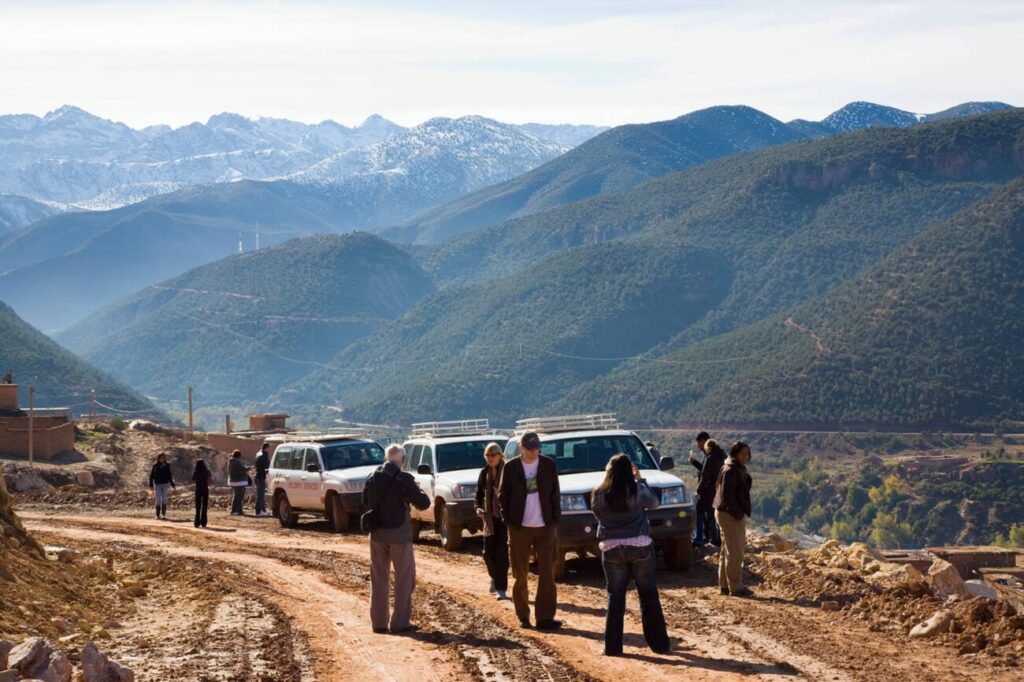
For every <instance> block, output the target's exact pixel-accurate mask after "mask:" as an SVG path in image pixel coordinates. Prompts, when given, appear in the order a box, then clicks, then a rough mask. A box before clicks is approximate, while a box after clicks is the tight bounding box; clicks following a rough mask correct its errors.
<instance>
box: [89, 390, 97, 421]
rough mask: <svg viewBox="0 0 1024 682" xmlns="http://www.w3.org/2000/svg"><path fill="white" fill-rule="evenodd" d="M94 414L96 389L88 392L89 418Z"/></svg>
mask: <svg viewBox="0 0 1024 682" xmlns="http://www.w3.org/2000/svg"><path fill="white" fill-rule="evenodd" d="M95 414H96V389H95V388H94V389H92V390H90V391H89V416H90V417H92V416H93V415H95Z"/></svg>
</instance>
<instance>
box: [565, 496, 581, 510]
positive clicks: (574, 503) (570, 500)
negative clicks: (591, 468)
mask: <svg viewBox="0 0 1024 682" xmlns="http://www.w3.org/2000/svg"><path fill="white" fill-rule="evenodd" d="M586 510H587V497H586V495H578V494H577V495H562V511H586Z"/></svg>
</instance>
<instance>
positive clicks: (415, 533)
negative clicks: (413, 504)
mask: <svg viewBox="0 0 1024 682" xmlns="http://www.w3.org/2000/svg"><path fill="white" fill-rule="evenodd" d="M409 525H410V526H412V541H413V542H419V541H420V533H421V532H422V531H423V522H422V521H420V520H419V519H412V520H411V521H410V523H409Z"/></svg>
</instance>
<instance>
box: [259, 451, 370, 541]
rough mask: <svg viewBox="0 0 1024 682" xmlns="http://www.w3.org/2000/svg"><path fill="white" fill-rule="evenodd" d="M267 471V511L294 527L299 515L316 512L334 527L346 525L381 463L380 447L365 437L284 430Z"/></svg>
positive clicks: (360, 505)
mask: <svg viewBox="0 0 1024 682" xmlns="http://www.w3.org/2000/svg"><path fill="white" fill-rule="evenodd" d="M285 438H286V439H287V440H285V441H284V442H282V443H281V444H280V445H278V446H277V448H276V449H275V450H274V454H273V457H272V459H271V464H270V471H268V472H267V486H268V488H269V490H268V494H269V495H270V500H271V509H272V510H273V512H274V516H276V517H277V518H278V520H279V521H280V522H281V525H282V526H284V527H286V528H294V527H295V525H296V524H297V523H298V522H299V515H300V514H303V515H305V514H310V515H315V516H321V517H324V518H326V519H327V520H328V521H330V523H331V525H332V526H333V528H334V530H335V531H337V532H339V533H340V532H342V531H345V530H347V529H348V527H349V521H350V520H351V519H352V518H353V517H358V515H359V514H361V513H362V512H363V511H365V507H364V506H363V488H364V487H365V486H366V479H367V478H368V477H369V476H370V474H372V473H373V472H374V471H375V470H376V469H377V467H379V466H380V465H381V464H383V463H384V449H383V448H382V447H381V446H380V444H379V443H377V442H376V441H372V440H370V439H368V438H366V437H364V436H354V435H342V434H314V435H310V436H305V437H301V436H299V435H298V434H286V435H285Z"/></svg>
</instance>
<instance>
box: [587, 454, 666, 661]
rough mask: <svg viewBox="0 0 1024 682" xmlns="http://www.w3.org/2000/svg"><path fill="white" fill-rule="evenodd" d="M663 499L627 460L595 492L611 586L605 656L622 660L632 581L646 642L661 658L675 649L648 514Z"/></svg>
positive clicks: (614, 462)
mask: <svg viewBox="0 0 1024 682" xmlns="http://www.w3.org/2000/svg"><path fill="white" fill-rule="evenodd" d="M657 506H658V498H657V496H656V495H655V494H654V492H652V491H651V489H650V488H648V487H647V484H646V483H643V482H642V481H641V480H640V470H639V469H637V467H636V465H634V464H633V462H632V460H630V459H629V456H627V455H621V454H620V455H615V456H614V457H612V458H611V459H610V460H608V466H607V467H606V468H605V476H604V481H603V482H602V483H601V485H599V486H598V487H597V488H596V489H595V490H594V492H593V494H592V497H591V507H592V508H593V511H594V516H596V517H597V537H598V540H599V541H600V542H599V547H600V548H601V564H602V565H603V566H604V574H605V577H606V578H607V580H608V611H607V614H606V616H605V628H604V654H605V656H621V655H622V621H623V618H624V616H625V613H626V587H627V586H628V585H629V579H630V578H631V577H632V578H633V581H634V582H635V583H636V591H637V595H638V596H639V597H640V618H641V620H642V622H643V628H644V639H645V640H647V646H649V647H650V648H651V651H654V652H655V653H659V654H660V653H666V652H667V651H668V650H669V649H670V648H671V642H670V641H669V638H668V631H667V630H666V628H665V614H664V612H663V611H662V610H661V599H660V598H659V597H658V585H657V583H656V582H655V577H654V563H655V555H654V543H653V542H652V540H651V523H650V521H648V519H647V510H648V509H654V508H655V507H657Z"/></svg>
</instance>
